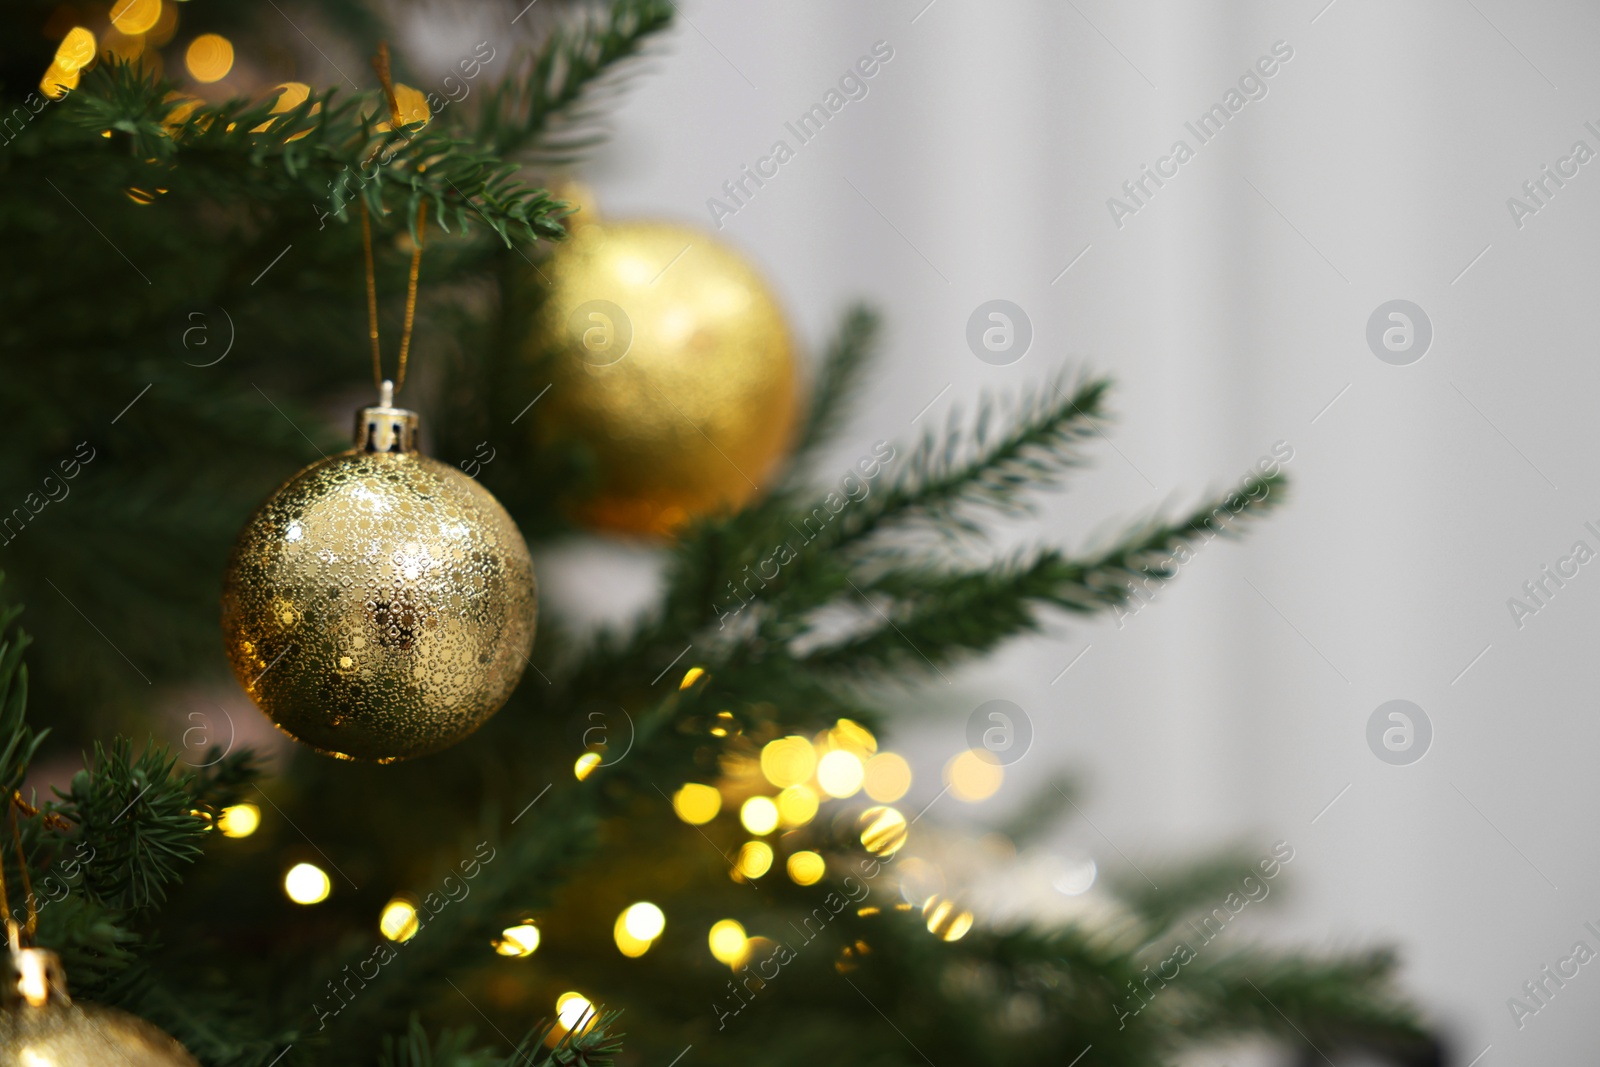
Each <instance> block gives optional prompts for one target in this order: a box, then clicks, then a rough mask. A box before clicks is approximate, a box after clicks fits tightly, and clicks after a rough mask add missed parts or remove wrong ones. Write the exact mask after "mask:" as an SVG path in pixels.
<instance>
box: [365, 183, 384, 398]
mask: <svg viewBox="0 0 1600 1067" xmlns="http://www.w3.org/2000/svg"><path fill="white" fill-rule="evenodd" d="M361 247H362V248H364V249H365V250H366V253H367V332H368V334H369V335H370V336H371V337H372V384H373V385H374V386H375V387H377V388H379V389H382V388H383V356H382V355H381V353H380V351H379V349H378V278H377V274H376V272H375V271H374V270H373V267H372V219H371V217H370V216H369V214H368V212H367V201H366V199H365V198H363V199H362V201H361Z"/></svg>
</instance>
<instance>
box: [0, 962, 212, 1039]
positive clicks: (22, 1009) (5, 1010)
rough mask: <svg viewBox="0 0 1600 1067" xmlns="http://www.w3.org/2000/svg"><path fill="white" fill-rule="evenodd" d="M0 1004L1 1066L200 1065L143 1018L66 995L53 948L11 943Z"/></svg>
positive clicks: (59, 966) (64, 983)
mask: <svg viewBox="0 0 1600 1067" xmlns="http://www.w3.org/2000/svg"><path fill="white" fill-rule="evenodd" d="M10 963H11V973H10V975H9V976H8V980H7V981H6V985H5V996H4V998H3V1004H0V1067H45V1065H48V1067H111V1065H115V1067H200V1065H199V1062H198V1061H197V1060H195V1058H194V1057H193V1056H191V1055H189V1053H188V1052H186V1051H185V1050H184V1047H183V1046H182V1045H180V1044H178V1043H177V1042H176V1041H174V1040H173V1039H172V1038H170V1037H168V1036H167V1035H166V1034H164V1033H162V1032H161V1031H160V1030H158V1029H156V1028H155V1027H154V1026H152V1025H150V1024H149V1023H147V1022H145V1021H144V1020H143V1019H140V1018H137V1017H135V1016H132V1015H129V1014H127V1013H126V1012H121V1011H117V1010H116V1009H114V1008H106V1007H101V1006H100V1005H97V1004H74V1003H73V1002H72V999H71V998H70V997H69V996H67V988H66V982H65V980H64V979H63V977H62V974H61V964H60V961H59V960H58V959H57V958H56V955H55V953H53V952H46V951H44V950H42V949H37V948H13V949H12V951H11V959H10Z"/></svg>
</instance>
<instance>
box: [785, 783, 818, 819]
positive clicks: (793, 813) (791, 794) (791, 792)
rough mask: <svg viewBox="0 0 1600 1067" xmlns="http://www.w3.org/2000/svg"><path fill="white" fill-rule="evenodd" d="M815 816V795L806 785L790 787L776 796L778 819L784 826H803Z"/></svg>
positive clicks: (814, 791)
mask: <svg viewBox="0 0 1600 1067" xmlns="http://www.w3.org/2000/svg"><path fill="white" fill-rule="evenodd" d="M816 816H817V793H816V790H814V789H812V788H811V787H810V786H808V785H791V786H789V787H788V788H787V789H785V790H784V791H783V792H781V793H779V794H778V818H779V820H780V821H781V822H782V823H783V825H785V826H804V825H805V824H806V823H808V822H810V821H811V820H812V819H814V818H816Z"/></svg>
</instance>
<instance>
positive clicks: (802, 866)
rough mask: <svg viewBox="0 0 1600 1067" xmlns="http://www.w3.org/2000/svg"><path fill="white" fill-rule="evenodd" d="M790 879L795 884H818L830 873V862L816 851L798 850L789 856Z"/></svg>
mask: <svg viewBox="0 0 1600 1067" xmlns="http://www.w3.org/2000/svg"><path fill="white" fill-rule="evenodd" d="M788 866H789V880H790V881H792V882H794V884H795V885H816V884H817V883H818V882H820V881H822V876H823V875H824V874H826V873H828V862H827V861H826V860H824V859H823V858H822V857H821V856H819V855H818V854H817V853H815V852H810V851H806V852H796V853H795V854H794V855H792V856H790V857H789V864H788Z"/></svg>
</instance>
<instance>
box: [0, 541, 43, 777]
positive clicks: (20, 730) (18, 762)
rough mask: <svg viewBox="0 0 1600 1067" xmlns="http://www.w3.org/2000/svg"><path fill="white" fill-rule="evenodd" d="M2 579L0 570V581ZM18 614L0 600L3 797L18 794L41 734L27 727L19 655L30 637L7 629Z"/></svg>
mask: <svg viewBox="0 0 1600 1067" xmlns="http://www.w3.org/2000/svg"><path fill="white" fill-rule="evenodd" d="M4 582H5V573H4V572H3V571H0V584H3V583H4ZM21 613H22V609H21V608H20V607H14V606H11V605H8V604H5V603H0V792H3V795H4V796H7V797H14V796H19V792H18V791H19V790H20V789H21V788H22V779H23V777H24V776H25V775H26V774H27V773H28V764H29V763H30V762H32V760H33V756H34V753H35V752H37V751H38V750H39V744H40V743H41V742H42V741H43V740H44V737H45V735H44V734H35V733H34V732H33V731H32V730H31V729H30V728H29V727H28V720H27V709H28V667H27V664H25V663H23V662H22V654H23V652H24V651H26V650H27V647H28V645H29V643H30V638H29V637H28V635H27V634H26V633H23V632H21V631H17V632H15V633H13V631H12V629H11V626H12V623H14V622H15V621H16V619H17V616H18V615H20V614H21Z"/></svg>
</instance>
